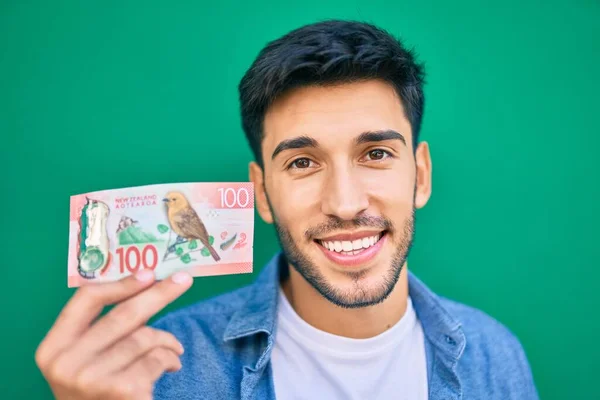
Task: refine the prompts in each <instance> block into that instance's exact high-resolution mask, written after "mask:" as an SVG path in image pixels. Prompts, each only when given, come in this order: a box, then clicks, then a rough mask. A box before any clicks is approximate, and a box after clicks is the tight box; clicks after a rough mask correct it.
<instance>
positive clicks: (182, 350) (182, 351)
mask: <svg viewBox="0 0 600 400" xmlns="http://www.w3.org/2000/svg"><path fill="white" fill-rule="evenodd" d="M184 352H185V349H184V348H183V345H182V344H181V343H179V355H181V354H183V353H184Z"/></svg>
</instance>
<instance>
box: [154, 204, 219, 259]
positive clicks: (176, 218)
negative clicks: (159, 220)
mask: <svg viewBox="0 0 600 400" xmlns="http://www.w3.org/2000/svg"><path fill="white" fill-rule="evenodd" d="M163 201H164V202H165V204H166V205H167V209H168V211H167V216H168V219H169V224H170V225H171V229H173V232H175V233H176V234H177V235H179V236H180V237H182V238H184V239H186V240H194V239H197V240H199V241H200V242H201V243H202V244H203V245H204V247H206V248H207V249H208V251H209V252H210V255H211V256H212V258H214V260H215V261H219V260H220V259H221V257H219V255H218V254H217V252H216V251H215V249H214V248H213V247H212V246H211V245H210V243H209V241H208V237H209V235H208V232H207V231H206V227H205V226H204V223H202V220H201V219H200V217H199V216H198V214H197V213H196V211H194V209H193V208H192V206H191V205H190V203H189V202H188V200H187V199H186V197H185V196H184V195H183V193H181V192H169V193H167V195H166V196H165V198H164V199H163Z"/></svg>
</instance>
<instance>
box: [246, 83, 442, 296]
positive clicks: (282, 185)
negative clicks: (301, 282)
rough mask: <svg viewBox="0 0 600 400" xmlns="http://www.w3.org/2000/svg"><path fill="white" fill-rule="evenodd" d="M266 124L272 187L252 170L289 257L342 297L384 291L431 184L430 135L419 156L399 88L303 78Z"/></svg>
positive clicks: (264, 211)
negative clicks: (309, 83)
mask: <svg viewBox="0 0 600 400" xmlns="http://www.w3.org/2000/svg"><path fill="white" fill-rule="evenodd" d="M264 132H265V135H264V140H263V143H262V151H263V161H264V192H263V191H262V190H261V187H262V183H263V174H262V171H260V168H259V167H258V166H257V165H256V164H252V165H251V176H252V180H253V181H254V182H255V183H258V185H257V186H258V190H257V205H258V211H259V212H260V214H261V216H262V218H263V219H264V220H265V221H267V222H269V223H270V222H273V223H275V226H276V228H277V233H278V236H279V240H280V242H281V245H282V248H283V251H284V253H285V255H286V256H287V258H288V260H289V261H290V263H291V264H292V265H293V266H294V268H296V270H297V271H298V272H299V273H300V274H301V275H302V276H303V277H304V278H305V279H306V280H307V281H308V282H309V283H311V284H312V286H313V287H314V288H315V289H316V290H318V291H319V292H320V293H321V294H322V295H323V296H325V297H326V298H327V299H329V300H330V301H331V302H333V303H335V304H338V305H340V306H342V307H349V308H354V307H363V306H367V305H372V304H376V303H378V302H380V301H382V300H384V299H385V298H386V297H387V295H388V294H389V293H390V292H391V291H392V289H393V288H394V285H395V284H396V282H397V280H398V277H399V275H400V271H401V269H402V266H403V265H404V263H405V261H406V257H407V255H408V251H409V249H410V245H411V243H412V237H413V228H414V209H415V208H418V207H421V206H423V205H424V204H425V202H426V201H427V198H428V196H429V191H430V189H429V187H430V186H429V181H430V163H429V151H428V148H427V145H426V144H422V146H421V145H420V146H419V150H418V151H417V157H416V161H417V162H415V155H414V154H413V150H412V149H413V144H412V131H411V127H410V123H409V121H408V119H407V118H406V117H405V115H404V110H403V107H402V103H401V102H400V99H399V98H398V96H397V94H396V92H395V91H394V89H393V88H392V87H391V86H389V85H388V84H386V83H383V82H380V81H365V82H360V83H351V84H344V85H337V86H327V87H305V88H299V89H296V90H293V91H291V92H289V93H287V94H286V95H285V96H283V97H281V98H279V99H278V100H277V101H276V102H275V103H274V104H273V105H272V106H271V107H270V108H269V110H268V112H267V114H266V116H265V120H264ZM419 165H420V166H421V167H422V168H417V167H418V166H419ZM423 170H424V171H423ZM423 181H425V182H424V183H423Z"/></svg>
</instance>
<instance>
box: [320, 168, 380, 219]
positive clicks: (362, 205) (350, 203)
mask: <svg viewBox="0 0 600 400" xmlns="http://www.w3.org/2000/svg"><path fill="white" fill-rule="evenodd" d="M322 195H323V197H322V199H323V201H322V204H321V211H322V212H323V213H324V214H326V215H330V216H334V217H338V218H340V219H342V220H351V219H353V218H354V217H356V216H357V215H358V214H360V213H361V212H363V211H365V210H366V209H367V208H368V207H369V197H368V195H367V193H366V191H365V190H364V187H363V185H362V182H360V180H359V179H357V178H356V177H355V176H354V175H353V174H352V170H351V169H350V170H348V169H344V170H337V171H332V173H331V175H330V176H329V177H328V178H327V183H326V185H325V188H324V191H323V194H322Z"/></svg>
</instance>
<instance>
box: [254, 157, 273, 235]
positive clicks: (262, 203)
mask: <svg viewBox="0 0 600 400" xmlns="http://www.w3.org/2000/svg"><path fill="white" fill-rule="evenodd" d="M248 173H249V175H250V180H251V181H252V183H254V199H255V203H256V210H257V211H258V214H259V215H260V217H261V218H262V219H263V221H265V222H266V223H267V224H272V223H273V214H271V208H270V207H269V201H268V200H267V193H266V191H265V181H264V175H263V170H262V168H261V167H260V166H259V165H258V164H257V163H256V162H255V161H252V162H251V163H250V164H249V165H248Z"/></svg>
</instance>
